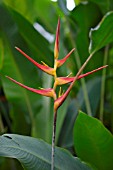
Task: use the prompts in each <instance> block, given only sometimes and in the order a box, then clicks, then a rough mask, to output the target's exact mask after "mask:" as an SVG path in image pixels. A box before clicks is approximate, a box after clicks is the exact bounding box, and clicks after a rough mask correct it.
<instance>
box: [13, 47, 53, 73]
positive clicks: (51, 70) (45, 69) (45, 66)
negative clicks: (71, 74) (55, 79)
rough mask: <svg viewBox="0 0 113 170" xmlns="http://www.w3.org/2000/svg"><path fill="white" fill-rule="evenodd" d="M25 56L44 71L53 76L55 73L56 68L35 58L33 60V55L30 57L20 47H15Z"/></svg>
mask: <svg viewBox="0 0 113 170" xmlns="http://www.w3.org/2000/svg"><path fill="white" fill-rule="evenodd" d="M15 48H16V49H17V50H18V51H19V52H20V53H21V54H23V56H25V57H26V58H27V59H28V60H29V61H31V62H32V63H33V64H34V65H35V66H37V67H38V68H39V69H41V70H42V71H44V72H46V73H47V74H50V75H52V76H54V75H55V70H54V69H53V68H51V67H49V66H47V65H42V64H39V63H37V62H36V61H35V60H33V59H32V58H31V57H29V56H28V55H27V54H26V53H25V52H23V51H22V50H21V49H20V48H18V47H15Z"/></svg>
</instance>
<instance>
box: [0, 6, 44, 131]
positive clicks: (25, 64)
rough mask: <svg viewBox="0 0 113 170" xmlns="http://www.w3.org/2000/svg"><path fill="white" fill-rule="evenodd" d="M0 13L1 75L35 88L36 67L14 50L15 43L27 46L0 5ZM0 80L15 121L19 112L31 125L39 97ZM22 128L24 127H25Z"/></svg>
mask: <svg viewBox="0 0 113 170" xmlns="http://www.w3.org/2000/svg"><path fill="white" fill-rule="evenodd" d="M0 12H1V15H0V20H1V22H0V29H1V33H0V34H1V39H2V43H3V50H4V53H3V57H4V60H3V67H2V69H1V74H2V75H9V76H11V77H13V78H14V79H16V80H18V81H20V82H21V83H23V84H26V85H28V86H31V87H34V88H37V78H38V74H37V69H36V67H35V66H34V65H32V64H31V63H30V62H29V61H27V60H26V59H25V58H24V57H23V56H22V55H21V54H19V53H18V52H17V51H16V50H15V49H14V46H15V44H16V43H17V44H18V45H19V46H22V47H23V48H25V49H28V47H27V44H26V43H25V41H24V39H22V37H21V36H20V34H19V32H18V29H17V27H16V25H15V23H14V21H13V20H12V18H11V16H10V13H9V12H8V11H7V9H6V8H4V7H3V6H2V5H0ZM2 18H3V19H2ZM7 21H8V23H7ZM28 51H29V49H28ZM28 70H29V73H28ZM1 80H2V85H3V89H4V93H5V95H6V97H7V99H8V101H10V102H11V104H13V105H14V106H15V108H16V109H15V114H14V116H13V117H14V119H16V118H17V119H16V120H18V116H17V114H16V113H18V114H19V112H21V113H23V116H25V117H26V121H28V123H29V117H30V118H31V119H32V123H33V115H34V114H35V113H37V109H38V107H39V105H40V100H38V99H41V96H39V95H36V94H34V93H31V92H29V91H26V90H25V89H23V88H20V87H19V86H18V85H15V84H14V83H12V82H10V81H9V80H7V79H6V78H4V76H2V77H1ZM38 83H39V82H38ZM39 86H40V84H39ZM16 110H17V111H16ZM13 117H12V118H13ZM14 119H13V120H14ZM16 123H18V125H19V126H20V121H16ZM19 126H18V127H19ZM21 127H22V124H21ZM23 127H25V125H24V126H23ZM15 131H16V130H15ZM21 131H22V132H23V129H21ZM28 133H29V132H28Z"/></svg>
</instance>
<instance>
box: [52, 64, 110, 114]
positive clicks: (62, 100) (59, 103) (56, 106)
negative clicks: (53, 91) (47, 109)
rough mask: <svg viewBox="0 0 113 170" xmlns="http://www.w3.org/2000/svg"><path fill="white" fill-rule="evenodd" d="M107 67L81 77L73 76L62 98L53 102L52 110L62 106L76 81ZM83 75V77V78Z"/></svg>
mask: <svg viewBox="0 0 113 170" xmlns="http://www.w3.org/2000/svg"><path fill="white" fill-rule="evenodd" d="M107 66H108V65H105V66H102V67H100V68H98V69H96V70H93V71H91V72H88V73H86V74H82V75H80V76H75V77H74V79H73V81H72V83H71V84H70V86H69V87H68V89H67V90H66V92H65V93H64V94H63V95H62V96H60V97H59V98H57V99H56V100H55V102H54V110H55V111H56V110H57V109H58V108H59V107H60V106H61V105H62V103H63V102H64V101H65V99H66V98H67V96H68V94H69V93H70V91H71V89H72V87H73V84H74V82H75V81H76V80H77V79H80V78H83V77H84V76H87V75H88V74H91V73H93V72H96V71H99V70H101V69H103V68H106V67H107ZM83 75H84V76H83Z"/></svg>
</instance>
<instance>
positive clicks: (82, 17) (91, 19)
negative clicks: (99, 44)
mask: <svg viewBox="0 0 113 170" xmlns="http://www.w3.org/2000/svg"><path fill="white" fill-rule="evenodd" d="M94 14H95V15H94ZM101 17H102V14H101V11H100V9H99V8H98V6H97V5H96V4H94V3H88V4H80V5H79V6H77V7H76V8H75V9H74V10H73V11H72V12H71V13H70V18H71V19H72V21H73V25H74V29H73V30H72V29H71V30H70V31H71V32H70V34H72V36H73V35H75V33H76V37H75V38H74V37H72V38H73V41H75V44H76V46H77V51H78V54H79V56H80V60H81V63H83V62H84V61H85V59H86V58H87V57H88V55H89V52H88V47H89V30H90V29H91V28H92V27H95V26H96V25H97V24H98V22H99V21H100V19H101ZM75 23H77V24H76V25H75ZM70 41H71V40H70Z"/></svg>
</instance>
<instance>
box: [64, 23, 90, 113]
mask: <svg viewBox="0 0 113 170" xmlns="http://www.w3.org/2000/svg"><path fill="white" fill-rule="evenodd" d="M67 24H68V28H69V30H70V26H69V23H68V21H67ZM72 37H73V36H72V33H71V31H70V32H69V38H70V41H71V43H72V46H73V47H75V49H76V51H75V52H74V56H75V59H76V62H77V67H78V69H80V68H81V66H82V65H81V61H80V57H79V54H78V51H77V48H76V43H75V42H74V40H73V38H72ZM80 81H81V85H82V88H83V94H84V100H85V104H86V110H87V114H88V115H89V116H92V111H91V106H90V101H89V96H88V92H87V88H86V82H85V78H82V79H81V80H80Z"/></svg>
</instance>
